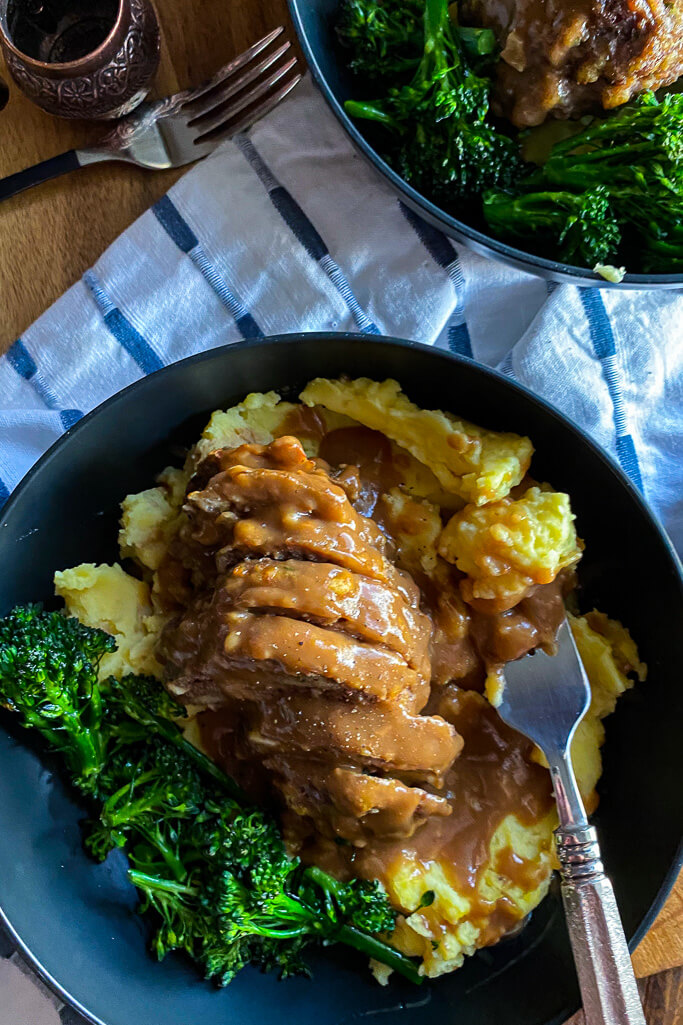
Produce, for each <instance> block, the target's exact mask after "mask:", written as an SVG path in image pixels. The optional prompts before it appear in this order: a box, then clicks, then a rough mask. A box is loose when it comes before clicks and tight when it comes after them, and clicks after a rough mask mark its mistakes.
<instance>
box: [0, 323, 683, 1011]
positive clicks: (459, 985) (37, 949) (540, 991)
mask: <svg viewBox="0 0 683 1025" xmlns="http://www.w3.org/2000/svg"><path fill="white" fill-rule="evenodd" d="M341 373H347V374H351V375H354V376H358V375H368V376H370V377H374V378H379V379H383V378H385V377H387V376H392V377H396V378H397V379H398V380H399V381H400V382H401V383H402V385H403V387H404V388H405V389H406V391H407V392H408V394H409V395H410V396H411V398H413V399H414V400H415V401H416V402H418V403H420V404H421V405H423V406H428V407H432V408H434V407H442V408H444V409H451V410H453V411H455V412H457V413H459V414H461V415H463V416H465V417H467V418H469V419H471V420H474V421H476V422H477V423H481V424H483V425H485V426H487V427H491V428H501V429H507V430H515V431H519V432H522V433H526V434H529V435H530V436H531V437H532V439H533V440H534V442H535V444H536V445H537V447H538V449H537V453H536V456H535V459H534V464H533V467H534V473H535V476H536V477H538V478H540V479H541V480H550V481H552V482H553V484H554V485H555V486H556V487H558V488H561V489H565V490H567V491H569V492H570V493H571V495H572V500H573V505H574V508H575V510H576V513H577V524H578V529H579V532H580V534H581V535H582V536H583V537H584V538H585V539H586V545H587V548H586V556H585V559H584V562H583V564H582V573H581V578H582V583H583V587H584V592H583V601H584V603H585V605H586V607H589V608H590V607H592V604H593V603H596V604H597V605H598V606H599V607H600V608H602V609H605V610H607V611H608V612H609V613H610V614H611V615H614V616H618V617H621V618H622V619H623V620H624V621H625V622H626V623H628V624H629V626H630V627H631V628H632V631H633V634H634V636H635V638H636V639H637V641H638V643H639V645H640V650H641V653H642V657H643V658H644V659H645V660H646V661H647V662H648V664H649V666H650V677H649V679H648V682H647V683H646V684H644V685H642V686H639V687H636V688H635V690H633V691H631V692H630V693H629V694H627V695H626V696H625V697H624V698H622V700H621V701H620V702H619V709H618V711H617V713H616V714H615V715H614V716H612V718H611V719H610V720H609V721H608V724H607V733H608V739H607V745H606V748H605V774H604V777H603V780H602V783H601V786H600V790H601V796H602V800H601V804H600V808H599V811H598V813H597V815H596V823H597V826H598V828H599V830H600V833H601V837H602V842H603V850H604V856H605V861H606V863H607V868H608V870H609V872H610V873H611V875H612V877H613V880H614V884H615V889H616V893H617V898H618V900H619V903H620V906H621V911H622V915H623V919H624V924H625V927H626V931H627V934H628V936H629V937H630V938H631V942H632V944H635V943H637V942H638V940H639V938H640V937H641V936H642V935H643V933H644V931H645V930H646V928H647V927H648V926H649V925H650V924H651V922H652V920H653V918H654V915H655V913H656V911H657V909H658V908H659V907H660V906H661V904H662V902H663V900H664V898H665V896H666V894H667V892H668V890H669V888H670V887H671V885H672V883H673V881H674V879H675V876H676V873H677V870H678V867H679V865H680V853H677V849H678V843H679V839H680V836H681V831H682V830H681V826H682V825H683V808H682V806H681V788H680V777H681V762H682V761H683V757H682V754H681V745H680V722H681V721H682V716H683V688H681V685H680V681H681V679H682V678H683V652H682V650H681V630H680V623H681V613H682V612H683V596H682V593H681V578H680V576H679V568H678V566H677V562H676V558H675V556H674V554H673V552H672V550H671V548H670V546H669V543H668V542H667V539H666V537H665V535H664V534H663V533H662V531H661V530H660V528H659V527H658V526H657V523H656V522H655V520H654V519H653V518H652V516H651V514H650V512H649V511H648V509H647V507H646V505H645V504H644V503H643V501H642V499H641V498H640V496H639V494H638V493H637V492H636V491H635V490H634V488H633V487H632V486H631V485H630V484H629V482H628V481H627V480H626V478H625V477H624V476H623V475H622V474H621V472H620V471H619V470H618V469H617V468H616V467H615V466H614V464H613V463H612V462H611V461H610V460H609V459H608V458H607V457H606V456H605V455H604V454H603V453H602V452H601V451H600V450H599V449H598V448H596V447H595V446H594V445H593V444H592V442H591V441H590V440H589V439H588V438H587V437H586V436H585V435H584V434H582V433H581V431H580V430H579V429H578V428H576V427H574V426H572V425H571V424H570V423H568V422H567V421H566V420H564V419H563V418H562V417H561V416H560V415H559V414H558V413H557V412H556V411H555V410H554V409H552V408H551V407H550V406H547V405H545V404H544V403H542V402H540V401H539V400H538V399H536V398H534V397H533V396H532V395H531V394H530V393H528V392H526V391H524V390H523V389H522V388H519V387H517V386H516V385H513V384H511V383H510V382H509V381H508V380H506V379H505V378H503V377H501V376H500V375H498V374H496V373H493V372H492V371H490V370H485V369H483V368H481V367H479V366H477V365H475V364H474V363H472V362H469V361H467V360H461V359H457V358H455V357H453V356H450V355H447V354H445V353H442V352H437V351H434V350H432V349H427V348H425V347H423V346H419V345H410V344H407V343H397V342H395V341H390V340H385V339H375V338H372V339H370V338H359V337H358V336H348V335H306V336H303V337H298V336H297V337H290V338H280V339H272V340H267V341H263V342H257V343H248V344H240V345H232V346H229V347H225V348H221V349H214V350H212V351H210V352H206V353H203V354H201V355H199V356H194V357H192V358H190V359H187V360H184V361H182V362H180V363H176V364H174V365H173V366H171V367H168V368H167V369H165V370H162V371H160V372H158V373H156V374H153V375H152V376H151V377H147V378H145V379H143V380H141V381H139V382H138V383H136V384H134V385H132V386H131V387H130V388H128V389H126V390H125V391H123V392H121V393H120V394H119V395H117V396H115V397H114V398H113V399H110V400H109V401H108V402H106V403H104V405H102V406H100V407H99V409H97V410H95V411H94V412H93V413H91V414H90V415H89V416H87V417H85V419H84V420H82V421H81V422H80V423H79V424H78V425H77V426H76V427H74V428H73V429H72V430H71V431H69V433H68V434H67V435H66V436H65V437H64V438H62V439H61V440H60V441H59V442H58V443H57V444H56V445H55V446H54V447H53V448H52V449H50V451H49V452H48V453H47V454H46V455H45V456H44V457H43V458H42V459H41V461H40V462H39V463H38V465H37V466H36V467H35V468H34V469H33V470H32V471H31V472H30V473H29V475H28V476H27V477H26V479H25V480H24V481H23V482H22V484H21V485H20V486H19V488H18V489H17V491H16V492H15V494H14V495H13V496H12V498H11V499H10V501H9V502H8V504H7V505H6V507H5V509H4V510H3V512H2V514H1V515H0V613H4V612H6V611H8V610H9V609H10V608H11V607H12V606H13V605H15V604H17V603H18V602H26V601H31V600H36V599H45V600H48V601H49V600H50V597H51V594H52V574H53V571H54V570H55V569H60V568H64V567H66V566H71V565H74V564H76V563H78V562H81V561H93V562H98V561H103V560H114V559H116V557H117V550H116V531H117V520H118V515H119V509H118V503H119V501H120V499H121V498H122V497H123V496H124V495H125V494H127V493H128V492H131V491H137V490H140V489H142V488H145V487H148V486H149V485H150V483H151V481H152V479H153V477H154V475H155V474H156V473H157V472H158V471H159V470H161V469H162V468H163V467H164V466H166V465H167V464H168V463H169V462H172V461H176V462H177V461H178V460H179V458H180V448H181V446H183V445H186V444H188V443H189V442H191V441H192V440H194V439H195V438H196V437H197V436H198V433H199V431H200V430H201V427H202V426H203V423H204V421H205V420H206V417H207V414H208V413H209V412H210V411H211V410H213V409H216V408H220V407H225V406H228V405H230V404H232V403H234V402H236V401H238V400H240V399H241V398H243V396H244V395H245V394H246V393H247V392H249V391H253V390H267V389H270V388H275V389H278V390H280V391H284V392H285V393H286V394H288V395H292V396H294V395H296V394H297V390H298V389H299V388H300V387H301V386H302V385H303V384H304V383H305V382H306V381H308V380H309V379H310V378H312V377H315V376H317V375H325V376H330V375H335V376H336V375H339V374H341ZM2 725H3V726H4V727H6V729H0V906H1V907H2V908H3V910H4V915H5V916H6V919H7V921H8V922H9V923H11V929H12V931H13V933H14V935H15V936H16V937H18V938H20V942H21V945H22V949H23V950H24V952H25V953H26V954H27V955H28V956H29V959H30V960H31V961H32V963H33V964H34V966H35V967H37V968H38V970H39V971H40V972H41V974H42V975H43V976H44V977H45V978H46V979H47V980H48V982H50V984H51V985H52V986H53V987H54V988H55V989H57V990H58V991H59V992H60V994H61V995H62V996H63V997H64V998H65V999H66V1000H68V1001H70V1002H71V1003H73V1004H74V1005H76V1006H77V1007H79V1008H80V1009H81V1010H84V1009H87V1010H86V1012H85V1013H86V1014H87V1016H88V1017H89V1018H90V1019H91V1020H92V1021H95V1022H105V1023H107V1025H132V1023H135V1025H162V1023H163V1025H197V1023H199V1022H201V1023H202V1025H225V1023H226V1022H229V1023H231V1025H263V1023H264V1022H266V1021H274V1022H279V1021H282V1022H296V1023H297V1025H308V1023H310V1025H341V1023H344V1022H351V1021H355V1020H357V1019H358V1018H360V1017H361V1016H363V1015H379V1014H382V1013H385V1012H386V1013H387V1014H391V1016H392V1020H393V1019H394V1018H398V1019H399V1020H400V1021H401V1022H404V1023H405V1025H425V1022H433V1023H436V1022H444V1021H447V1022H449V1023H451V1022H452V1023H453V1025H456V1023H457V1025H486V1023H491V1025H493V1023H496V1025H498V1023H500V1022H501V1021H503V1020H505V1022H506V1025H548V1023H550V1022H556V1023H560V1022H562V1021H564V1020H565V1019H566V1018H567V1017H568V1016H569V1014H570V1013H572V1012H573V1011H574V1010H576V1008H577V1007H578V993H577V987H576V983H575V976H574V971H573V966H572V957H571V953H570V949H569V944H568V939H567V935H566V931H565V926H564V919H563V914H562V909H561V905H560V902H559V899H558V895H557V892H555V891H553V892H552V893H551V894H550V895H549V897H548V898H547V899H546V900H545V901H544V902H543V904H542V905H541V906H540V907H539V908H538V909H537V911H536V912H535V913H534V914H533V916H532V918H531V921H530V923H529V925H528V926H527V927H526V929H525V930H524V931H523V932H522V933H521V935H520V936H519V937H517V938H516V939H513V940H509V941H507V942H505V943H501V944H500V945H499V946H497V947H495V948H492V949H490V950H488V951H483V952H481V953H480V954H478V955H477V956H476V957H474V958H472V959H470V961H469V962H468V963H467V964H466V965H465V967H463V968H462V969H461V970H460V971H458V972H456V973H455V974H454V975H452V976H449V977H447V978H443V979H440V980H436V981H435V982H431V983H426V984H425V985H423V986H422V987H421V988H420V989H417V988H415V987H413V986H411V985H410V984H409V983H406V982H404V981H402V980H400V979H399V980H397V981H395V982H392V983H391V985H390V986H389V987H387V988H386V989H382V988H380V987H379V986H377V984H376V983H375V982H374V981H372V980H371V978H370V977H369V973H368V971H367V968H366V966H365V964H364V962H363V958H361V957H360V955H355V954H352V953H350V952H345V951H342V950H338V949H336V948H335V949H331V950H328V951H320V952H317V953H315V955H314V956H312V958H311V961H312V965H313V969H314V977H313V979H312V980H307V979H294V980H290V981H287V982H282V983H281V982H278V980H277V979H276V978H275V977H273V976H260V975H257V974H256V973H255V972H254V971H251V970H247V971H245V972H244V973H243V974H242V975H240V976H239V977H238V979H237V980H236V981H235V982H234V983H233V984H232V985H231V986H230V987H229V988H228V989H227V990H226V991H218V990H216V989H215V988H214V987H213V986H212V985H211V984H209V983H206V982H203V981H201V980H200V979H199V977H198V976H197V974H196V972H195V970H194V968H193V967H192V966H191V965H190V964H189V963H186V962H185V961H184V960H183V958H182V957H179V956H178V957H176V956H172V957H170V958H168V959H167V960H166V961H165V962H163V964H161V965H157V964H154V963H153V961H152V960H151V958H150V957H149V956H148V955H147V953H146V950H145V943H146V933H145V925H144V923H143V921H142V920H141V919H139V918H138V916H137V915H136V914H135V913H134V910H133V907H134V904H135V898H134V894H133V891H132V889H131V887H130V886H129V885H128V883H127V882H126V878H125V861H124V859H123V857H110V858H109V859H108V860H107V862H105V864H104V865H102V866H96V865H94V864H93V863H92V862H91V861H89V859H88V858H87V857H86V856H85V854H84V853H83V851H82V850H81V845H80V834H79V826H78V823H79V819H81V818H82V817H83V809H82V808H81V807H80V806H79V804H78V802H77V801H76V800H75V798H74V796H73V794H72V793H71V792H70V791H69V790H68V788H67V787H66V786H65V785H64V784H63V782H62V781H61V779H60V777H59V774H58V771H56V767H55V766H54V765H53V763H52V762H51V761H50V760H49V759H47V758H45V757H44V756H43V755H41V754H40V751H39V750H36V749H34V748H33V747H31V746H28V745H27V741H28V740H29V735H28V734H27V733H25V732H23V731H21V730H17V729H16V727H15V726H14V723H13V720H12V718H11V716H10V715H9V714H6V715H5V716H4V718H3V722H2ZM399 1009H402V1011H401V1014H400V1015H399V1014H398V1011H399ZM373 1020H375V1019H373ZM376 1020H380V1019H379V1018H378V1019H376ZM382 1020H386V1019H384V1018H383V1019H382Z"/></svg>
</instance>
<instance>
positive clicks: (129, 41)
mask: <svg viewBox="0 0 683 1025" xmlns="http://www.w3.org/2000/svg"><path fill="white" fill-rule="evenodd" d="M8 6H9V0H0V46H2V50H3V53H4V55H5V62H6V64H7V68H8V70H9V72H10V74H11V75H12V78H13V79H14V80H15V82H16V83H17V85H18V86H19V88H20V89H21V90H22V91H23V92H24V93H25V94H26V95H27V96H28V98H29V99H30V100H33V102H34V103H35V104H37V105H38V106H39V107H42V108H43V110H46V111H47V112H48V113H49V114H56V115H57V116H58V117H66V118H117V117H122V116H123V115H124V114H128V113H130V111H131V110H134V109H135V107H137V105H138V104H139V103H141V102H142V100H144V98H145V96H146V95H147V92H148V90H149V86H150V84H151V81H152V79H153V78H154V75H155V73H156V70H157V68H158V66H159V45H160V36H159V22H158V21H157V16H156V12H155V10H154V6H153V4H152V2H151V0H119V7H118V13H117V15H116V20H115V21H114V24H113V25H112V28H111V30H110V31H109V33H108V35H107V37H106V38H105V39H104V40H103V41H102V42H101V43H100V44H99V45H98V46H97V47H96V48H95V49H94V50H92V51H91V52H90V53H88V54H86V55H85V56H84V57H79V58H78V60H70V61H65V62H63V63H60V62H58V61H57V62H48V61H45V60H38V59H36V58H35V57H32V56H29V55H28V54H26V53H23V52H22V51H21V50H19V49H18V48H17V46H16V45H15V44H14V42H13V41H12V37H11V34H10V27H9V25H8V20H7V15H8Z"/></svg>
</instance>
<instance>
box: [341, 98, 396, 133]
mask: <svg viewBox="0 0 683 1025" xmlns="http://www.w3.org/2000/svg"><path fill="white" fill-rule="evenodd" d="M344 110H345V111H346V113H347V114H350V116H351V117H360V118H365V120H366V121H378V122H379V123H380V124H381V125H385V126H386V127H387V128H398V124H397V122H396V121H395V120H394V118H393V117H391V115H390V114H386V113H385V112H384V111H383V110H380V109H379V108H378V107H375V106H373V104H372V103H362V102H361V101H360V100H347V101H346V103H345V104H344Z"/></svg>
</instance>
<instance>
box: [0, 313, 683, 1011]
mask: <svg viewBox="0 0 683 1025" xmlns="http://www.w3.org/2000/svg"><path fill="white" fill-rule="evenodd" d="M311 336H313V337H315V338H317V339H319V340H320V341H321V342H323V343H324V342H325V340H326V339H334V340H336V341H344V342H346V343H348V344H354V345H362V344H363V342H364V340H365V338H364V336H363V335H361V334H355V333H351V332H341V331H339V332H338V331H321V332H298V333H291V334H283V335H271V336H268V337H266V338H258V339H249V340H246V341H242V342H232V343H228V344H227V345H221V346H217V347H216V348H213V349H208V350H205V351H203V352H199V353H196V354H195V355H193V356H188V357H186V358H185V359H182V360H178V361H177V362H175V363H171V364H169V365H168V366H166V367H163V368H162V369H161V370H158V371H155V372H154V373H152V374H149V375H147V376H146V377H142V378H140V379H139V380H137V381H134V382H133V383H132V384H129V385H127V386H126V387H125V388H122V389H121V390H120V391H118V392H116V393H115V394H114V395H112V396H111V397H110V398H108V399H106V400H105V401H104V402H102V403H100V405H98V406H96V407H95V408H94V409H92V410H91V411H90V412H89V413H87V414H86V415H85V416H84V417H83V418H82V419H81V420H79V421H78V423H76V424H75V425H74V426H73V427H71V428H70V429H69V430H68V431H66V433H65V434H63V435H62V436H61V438H59V439H58V440H57V441H56V442H54V444H53V445H51V446H50V448H49V449H48V450H47V451H46V452H44V453H43V455H42V456H41V457H40V459H38V460H37V461H36V463H35V464H34V465H33V466H32V467H31V469H30V470H29V471H28V473H27V474H26V475H25V476H24V477H23V478H22V480H21V481H20V482H19V484H18V485H17V487H16V488H15V489H14V491H13V492H12V494H11V495H10V498H9V499H8V500H7V502H6V503H5V505H4V506H3V507H2V509H1V510H0V529H1V528H2V526H3V521H4V518H5V515H6V513H7V512H8V511H9V510H10V509H11V508H12V507H13V505H14V504H15V502H17V501H18V500H19V499H20V497H21V496H22V495H23V493H24V491H25V490H26V489H27V488H30V487H31V484H32V481H33V478H34V476H35V475H36V474H37V473H38V471H39V470H40V469H41V468H42V467H43V465H44V464H45V463H47V462H49V461H50V460H52V459H53V458H54V457H55V456H56V455H58V454H59V453H60V452H61V450H62V448H63V447H64V446H65V445H67V444H69V441H70V439H71V438H72V437H73V436H74V435H76V434H79V433H80V432H81V431H84V430H87V429H88V425H89V424H90V422H91V421H92V420H93V419H94V418H95V417H97V416H98V415H99V413H100V412H101V411H102V410H104V409H105V408H109V407H110V406H112V405H114V404H116V403H118V402H122V401H124V400H125V397H126V396H127V395H128V393H129V392H132V391H134V390H135V391H138V390H139V391H144V390H145V389H151V390H152V391H154V389H156V388H158V387H159V378H163V377H164V376H167V375H170V374H182V372H183V369H184V368H185V367H186V366H188V365H191V364H195V363H200V362H204V361H207V360H208V361H210V360H213V359H218V360H221V359H223V357H224V356H225V355H226V354H227V353H228V352H232V351H235V350H237V349H247V348H260V347H268V346H272V345H273V344H278V345H290V346H292V347H296V345H297V344H299V342H300V341H301V340H302V339H304V338H309V337H311ZM372 342H373V343H375V344H376V343H380V344H384V345H386V346H388V347H390V348H391V347H400V348H409V349H415V350H418V351H422V352H424V353H429V354H430V355H432V356H434V355H438V356H440V357H443V358H444V359H446V360H447V361H451V362H453V363H455V364H460V365H466V366H468V367H470V368H472V366H473V365H474V367H475V368H476V371H477V372H478V373H480V374H481V375H482V376H483V377H484V378H490V379H493V380H496V381H499V382H503V383H504V385H505V386H506V387H507V388H509V389H511V390H512V391H515V392H517V393H519V394H520V395H522V396H523V397H525V398H526V399H527V400H530V401H531V402H532V403H535V404H536V405H537V406H539V407H540V408H541V409H542V410H543V411H544V412H545V413H546V414H547V415H548V416H550V417H551V418H553V419H554V420H556V421H559V422H560V423H561V424H562V426H563V427H564V428H565V429H566V430H568V431H569V432H570V433H572V434H575V435H577V436H578V437H580V438H581V439H582V441H583V442H584V443H585V444H587V445H588V446H589V447H590V448H591V449H592V451H593V453H594V454H595V455H596V456H597V457H598V459H599V460H600V461H601V462H602V464H603V466H604V468H605V471H606V472H609V473H612V474H613V475H616V477H617V478H618V479H619V480H620V481H621V483H622V485H624V486H625V487H626V489H627V491H628V492H629V494H630V497H631V499H632V500H633V501H635V503H636V504H637V505H638V506H639V507H640V510H641V512H642V513H644V515H645V517H646V519H647V520H648V522H649V525H650V527H651V529H652V530H653V531H654V532H655V533H656V534H657V535H658V537H659V539H660V541H661V542H662V544H663V545H664V547H665V549H666V551H667V553H668V555H669V556H670V559H671V564H672V568H673V569H674V570H675V572H676V576H677V578H678V582H679V586H680V588H681V591H682V593H683V565H682V564H681V561H680V560H679V558H678V555H677V553H676V551H675V549H674V547H673V544H672V542H671V540H670V538H669V536H668V535H667V533H666V531H665V530H664V528H663V527H662V525H661V524H660V523H659V520H658V519H657V517H656V516H655V514H654V513H653V512H652V510H651V509H650V506H649V504H648V503H647V502H646V501H645V499H644V498H643V496H642V495H641V494H640V492H639V491H638V489H637V488H636V487H635V486H634V484H633V483H632V482H631V481H630V479H629V478H628V477H627V476H626V474H625V473H624V472H623V471H622V470H621V468H620V467H619V466H618V465H617V463H616V462H615V461H614V460H613V459H612V457H611V456H610V455H609V454H608V453H607V452H605V450H604V449H603V448H601V446H599V445H598V444H597V443H596V442H594V441H593V440H592V438H591V437H590V435H589V434H587V433H586V431H584V430H583V429H582V428H581V427H580V426H579V425H578V424H576V423H574V422H573V421H571V420H569V419H568V418H567V417H565V416H564V415H563V414H562V413H560V411H559V410H558V409H557V408H556V407H555V406H553V405H552V404H551V403H549V402H546V401H545V399H542V398H540V397H539V396H538V395H536V394H535V393H534V392H532V391H531V390H530V389H528V388H526V387H525V386H524V385H521V384H518V383H517V382H516V381H513V380H511V379H510V378H509V377H506V376H505V375H504V374H502V373H500V372H499V371H497V370H493V369H491V368H490V367H486V366H483V365H482V364H479V363H474V361H473V360H470V359H468V358H467V357H464V356H458V355H456V354H454V353H451V352H447V351H445V350H442V349H439V350H435V349H434V347H433V346H431V345H425V344H423V343H421V342H414V341H407V340H405V339H400V338H393V337H391V336H388V335H379V336H374V335H373V336H372ZM681 869H683V839H682V840H681V842H680V844H679V847H678V849H677V851H676V855H675V857H674V859H673V861H672V863H671V865H670V867H669V869H668V870H667V873H666V875H665V876H664V879H663V881H662V884H661V886H660V888H659V890H658V892H657V894H656V896H655V898H654V900H653V901H652V904H651V905H650V907H649V909H648V911H647V912H646V914H645V915H644V916H643V919H642V920H641V922H640V924H639V926H638V928H637V929H636V930H635V932H634V934H633V936H632V937H631V939H630V941H629V944H628V946H629V949H630V950H631V951H634V950H635V949H636V947H637V946H638V944H639V943H640V941H641V940H642V939H643V937H644V936H645V934H646V933H647V932H648V930H649V929H650V927H651V926H652V924H653V923H654V921H655V919H656V917H657V915H658V914H659V911H660V910H661V908H662V907H663V905H664V903H665V901H666V899H667V897H668V896H669V894H670V893H671V891H672V889H673V887H674V884H675V882H676V880H677V878H678V875H679V874H680V872H681ZM0 924H1V925H2V926H3V927H4V929H5V930H6V932H7V933H8V935H9V936H10V939H11V940H12V941H13V943H14V944H15V945H16V947H17V950H18V951H19V953H20V954H21V956H22V957H23V959H24V960H25V961H26V962H27V963H28V964H29V965H30V967H31V968H32V969H33V970H34V972H35V973H36V975H38V977H39V978H40V979H41V980H42V981H43V983H44V984H45V985H46V986H47V987H48V989H49V990H51V991H52V992H53V993H54V994H55V995H56V996H58V997H59V998H60V999H61V1000H63V1001H64V1003H65V1004H68V1005H69V1006H70V1007H73V1008H74V1009H75V1010H76V1011H78V1012H79V1014H81V1015H82V1016H83V1017H84V1018H85V1019H86V1021H88V1022H90V1023H92V1025H107V1023H106V1022H104V1021H103V1020H102V1019H101V1018H98V1017H96V1016H95V1015H93V1014H91V1013H90V1011H88V1009H87V1008H86V1007H84V1006H83V1005H82V1004H81V1003H80V1002H79V1001H78V1000H77V999H76V998H75V997H74V996H72V995H71V993H69V991H68V990H67V989H66V988H65V987H63V986H62V985H61V984H60V983H59V982H58V981H57V979H55V978H54V977H53V976H52V975H50V973H49V972H48V971H47V969H46V968H45V967H44V966H43V965H42V963H41V962H40V960H39V959H38V958H37V957H36V955H34V954H33V952H32V951H31V949H30V947H29V946H28V944H26V943H25V942H24V940H23V939H22V938H21V936H20V935H19V934H18V933H17V931H16V930H15V929H14V927H13V925H12V923H11V921H10V919H9V917H8V916H7V914H6V913H5V911H4V909H3V908H2V906H0ZM150 966H151V962H150ZM570 1013H572V1012H570Z"/></svg>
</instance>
